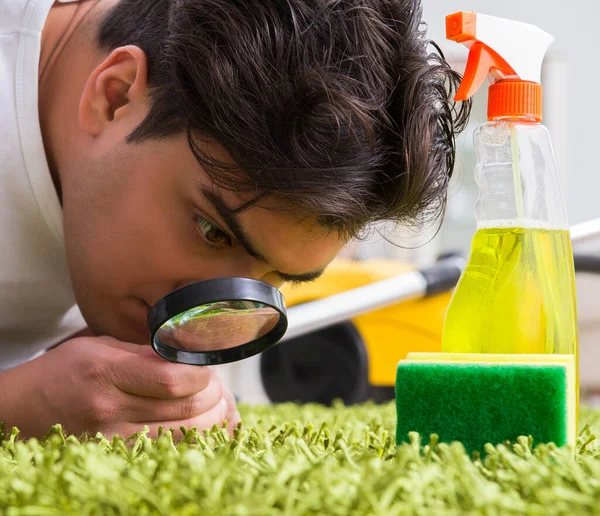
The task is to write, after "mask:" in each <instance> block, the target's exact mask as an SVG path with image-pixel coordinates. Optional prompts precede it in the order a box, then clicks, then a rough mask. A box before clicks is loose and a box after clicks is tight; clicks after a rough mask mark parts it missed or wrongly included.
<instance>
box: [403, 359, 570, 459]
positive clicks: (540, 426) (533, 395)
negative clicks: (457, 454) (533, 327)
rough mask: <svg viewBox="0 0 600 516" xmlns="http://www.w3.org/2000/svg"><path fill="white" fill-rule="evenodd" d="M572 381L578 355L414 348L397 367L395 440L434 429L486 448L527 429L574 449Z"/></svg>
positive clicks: (471, 447)
mask: <svg viewBox="0 0 600 516" xmlns="http://www.w3.org/2000/svg"><path fill="white" fill-rule="evenodd" d="M575 382H576V375H575V359H574V356H573V355H549V354H546V355H526V354H522V355H500V354H498V355H494V354H475V353H472V354H471V353H470V354H466V353H452V354H450V353H410V354H409V355H408V356H407V358H406V360H402V361H401V362H400V363H399V364H398V368H397V372H396V411H397V427H396V442H397V444H400V443H402V442H407V441H408V433H409V432H418V433H419V434H421V435H422V436H426V437H429V435H430V434H433V433H435V434H437V435H439V438H440V441H442V442H447V443H450V442H453V441H460V442H461V443H462V444H463V445H464V447H465V449H466V450H467V452H469V453H472V452H473V451H479V452H481V453H483V451H484V445H485V444H486V443H491V444H493V445H496V444H500V443H503V442H506V441H510V442H514V441H515V440H516V439H517V437H519V436H521V435H525V436H532V438H533V441H534V445H536V444H540V443H550V442H553V443H554V444H556V445H557V446H565V445H566V446H570V447H571V448H572V449H574V446H575V440H576V432H577V421H576V418H577V416H576V414H577V408H576V384H575Z"/></svg>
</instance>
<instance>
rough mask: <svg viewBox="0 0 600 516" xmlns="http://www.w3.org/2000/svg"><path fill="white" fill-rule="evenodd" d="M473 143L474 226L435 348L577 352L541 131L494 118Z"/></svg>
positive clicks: (559, 207) (568, 260) (562, 228)
mask: <svg viewBox="0 0 600 516" xmlns="http://www.w3.org/2000/svg"><path fill="white" fill-rule="evenodd" d="M474 143H475V148H476V151H477V166H476V170H475V179H476V181H477V184H478V187H479V198H478V200H477V203H476V218H477V224H478V227H477V232H476V233H475V235H474V237H473V242H472V246H471V252H470V256H469V259H468V264H467V266H466V269H465V271H464V273H463V275H462V277H461V279H460V281H459V283H458V285H457V287H456V289H455V292H454V294H453V297H452V300H451V303H450V306H449V309H448V312H447V315H446V322H445V325H444V330H443V342H442V347H443V351H445V352H468V353H534V354H537V353H560V354H573V355H575V356H576V357H577V349H578V333H577V309H576V306H577V305H576V293H575V275H574V266H573V254H572V249H571V239H570V234H569V230H568V224H567V217H566V210H565V203H564V198H563V193H562V188H561V183H560V176H559V173H558V170H557V166H556V160H555V157H554V152H553V149H552V144H551V141H550V136H549V134H548V131H547V130H546V128H545V127H544V126H543V125H542V124H540V123H532V122H524V121H519V120H510V119H503V120H493V121H491V122H488V123H486V124H482V125H481V126H479V127H478V128H477V129H476V131H475V135H474ZM576 360H577V359H576Z"/></svg>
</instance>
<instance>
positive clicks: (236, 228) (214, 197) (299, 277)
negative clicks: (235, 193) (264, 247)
mask: <svg viewBox="0 0 600 516" xmlns="http://www.w3.org/2000/svg"><path fill="white" fill-rule="evenodd" d="M200 193H201V194H202V195H203V196H204V197H205V198H206V200H207V201H208V202H209V203H210V204H211V205H212V207H213V208H214V209H215V210H216V212H217V213H218V214H219V216H220V217H221V218H222V219H223V222H225V224H226V225H227V227H228V228H229V230H230V231H231V232H232V233H233V236H234V237H235V239H236V240H237V241H238V242H239V243H240V244H241V246H242V247H243V248H244V249H245V251H246V252H247V253H248V254H249V255H250V256H252V257H253V258H255V259H257V260H259V261H261V262H264V263H267V259H266V258H265V256H264V255H263V254H261V253H260V252H259V251H257V249H256V247H255V246H254V245H253V244H252V241H251V240H250V238H249V237H248V234H247V233H246V231H245V230H244V228H243V226H242V225H241V224H240V221H239V220H238V217H237V214H236V210H235V209H231V208H230V207H229V206H227V204H226V203H225V201H224V200H223V199H222V198H221V197H220V196H219V195H218V194H216V193H214V192H211V191H209V190H205V189H204V188H200ZM324 272H325V269H324V268H323V269H319V270H316V271H312V272H305V273H303V274H287V273H285V272H280V271H277V274H278V275H279V276H280V277H281V279H283V280H284V281H288V282H291V283H307V282H310V281H314V280H316V279H317V278H319V277H320V276H322V275H323V273H324Z"/></svg>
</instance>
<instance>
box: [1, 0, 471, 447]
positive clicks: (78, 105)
mask: <svg viewBox="0 0 600 516" xmlns="http://www.w3.org/2000/svg"><path fill="white" fill-rule="evenodd" d="M420 18H421V9H420V5H419V4H418V2H417V1H416V0H334V1H329V2H325V1H322V0H120V1H119V0H80V1H67V0H62V1H56V2H54V1H53V0H0V36H1V37H0V67H1V70H2V72H1V73H0V81H1V86H0V88H1V91H2V103H1V104H0V115H1V120H2V129H1V131H2V138H1V139H0V156H1V163H2V166H1V169H0V174H1V185H2V187H1V190H0V201H1V202H0V235H2V239H3V245H2V248H1V251H0V366H1V368H2V372H0V392H1V393H2V394H1V395H0V419H2V420H3V421H5V422H6V423H7V424H9V425H15V426H18V427H19V428H20V430H21V431H22V433H23V435H26V436H39V435H41V434H43V433H44V432H46V431H47V429H48V428H49V426H50V425H52V424H54V423H57V422H60V423H62V424H63V425H64V426H65V428H66V429H67V431H69V432H72V433H75V434H80V433H82V432H92V433H93V432H96V431H102V432H104V433H105V434H107V435H112V434H114V433H120V434H122V435H128V434H131V433H133V432H135V431H138V430H140V429H141V428H142V427H143V425H148V426H149V427H150V430H151V434H153V435H155V434H156V432H157V429H158V427H159V426H165V427H173V428H179V426H181V425H186V426H188V427H191V426H198V427H199V428H207V427H211V426H212V425H214V424H220V423H221V422H222V421H223V420H225V419H227V420H228V422H229V428H231V426H232V425H233V424H235V423H236V422H237V420H238V419H239V415H238V414H237V412H236V408H235V403H234V402H233V401H232V399H231V395H230V394H228V393H227V392H226V390H225V389H224V388H223V387H222V385H221V383H220V382H219V379H218V378H217V376H216V374H215V373H214V371H213V370H211V369H210V368H203V367H193V366H187V365H181V364H173V363H170V362H167V361H166V360H163V359H162V358H160V357H158V356H157V355H156V354H155V353H154V352H153V351H152V350H151V348H150V347H149V346H147V345H146V346H144V344H149V342H148V334H147V330H146V326H145V319H146V315H147V313H148V310H149V307H151V306H152V305H153V303H155V302H156V301H157V300H158V299H160V298H161V297H162V296H164V295H165V294H167V293H168V292H170V291H172V290H174V289H176V288H178V287H180V286H182V285H185V284H187V283H190V282H195V281H199V280H205V279H209V278H214V277H221V276H245V277H250V278H256V279H260V280H263V281H266V282H269V283H271V284H273V285H276V286H278V285H280V284H282V283H283V282H285V281H293V282H303V281H310V280H312V279H315V278H316V277H318V275H319V274H320V273H321V272H322V271H323V269H324V268H325V267H326V266H327V265H328V264H329V263H330V262H331V260H333V258H334V257H335V256H336V255H337V253H338V252H339V251H340V250H341V249H342V247H343V246H344V245H345V243H346V242H347V241H348V240H349V239H350V238H352V237H354V236H356V235H357V234H358V233H359V232H360V231H361V229H363V228H365V226H367V225H368V224H369V223H371V222H374V221H378V220H395V221H398V222H411V221H414V220H415V219H416V218H417V217H421V218H422V217H424V216H430V217H431V218H432V219H435V218H436V217H438V216H439V215H440V214H441V212H442V209H443V206H444V202H445V198H446V188H447V184H448V180H449V176H450V173H451V171H452V167H453V160H454V134H455V133H457V132H458V131H460V130H462V128H463V126H464V125H465V122H466V118H467V116H468V105H461V106H459V107H458V108H456V109H455V106H454V104H453V103H452V100H451V99H452V95H453V90H454V89H455V87H456V85H457V84H458V81H459V77H458V75H457V74H456V73H454V72H452V71H451V70H450V69H449V67H448V66H447V64H446V63H445V62H444V60H443V59H442V58H441V57H440V56H439V55H438V54H436V53H435V51H434V49H432V48H431V46H429V45H428V42H427V41H426V39H425V36H424V33H423V32H422V29H421V27H420V23H421V19H420ZM59 343H62V344H61V345H60V346H57V344H59ZM50 348H52V349H50ZM49 349H50V350H49ZM47 350H49V351H47Z"/></svg>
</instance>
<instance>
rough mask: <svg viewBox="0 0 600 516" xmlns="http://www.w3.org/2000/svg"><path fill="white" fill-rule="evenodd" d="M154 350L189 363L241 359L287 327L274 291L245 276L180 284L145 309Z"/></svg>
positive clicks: (264, 346) (274, 339) (262, 348)
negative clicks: (180, 285)
mask: <svg viewBox="0 0 600 516" xmlns="http://www.w3.org/2000/svg"><path fill="white" fill-rule="evenodd" d="M147 322H148V330H149V332H150V336H151V343H152V347H153V348H154V350H155V351H156V352H157V353H158V354H159V355H160V356H162V357H163V358H166V359H167V360H171V361H173V362H180V363H183V364H191V365H218V364H227V363H230V362H236V361H238V360H244V359H246V358H249V357H251V356H254V355H257V354H258V353H262V352H263V351H265V350H266V349H268V348H270V347H271V346H273V345H274V344H276V343H277V342H278V341H279V340H280V339H281V337H283V334H284V333H285V331H286V329H287V312H286V309H285V301H284V299H283V296H282V294H281V292H279V290H277V289H276V288H275V287H273V286H272V285H270V284H268V283H265V282H263V281H258V280H254V279H250V278H217V279H213V280H206V281H200V282H198V283H192V284H190V285H186V286H184V287H182V288H180V289H178V290H175V291H173V292H171V293H169V294H167V295H166V296H165V297H163V298H162V299H160V300H159V301H158V302H157V303H156V304H155V305H154V306H153V307H152V308H151V309H150V312H149V313H148V321H147Z"/></svg>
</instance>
